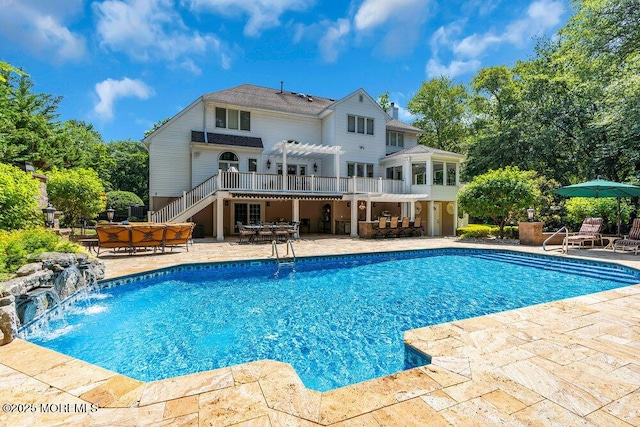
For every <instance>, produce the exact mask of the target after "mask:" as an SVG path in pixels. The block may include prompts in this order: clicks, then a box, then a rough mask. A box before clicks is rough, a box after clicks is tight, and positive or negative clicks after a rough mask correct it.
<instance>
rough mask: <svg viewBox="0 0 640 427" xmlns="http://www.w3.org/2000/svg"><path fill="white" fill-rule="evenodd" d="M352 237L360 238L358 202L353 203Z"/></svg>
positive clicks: (355, 200)
mask: <svg viewBox="0 0 640 427" xmlns="http://www.w3.org/2000/svg"><path fill="white" fill-rule="evenodd" d="M351 237H358V200H357V199H354V200H352V201H351Z"/></svg>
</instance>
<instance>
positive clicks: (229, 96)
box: [202, 84, 336, 116]
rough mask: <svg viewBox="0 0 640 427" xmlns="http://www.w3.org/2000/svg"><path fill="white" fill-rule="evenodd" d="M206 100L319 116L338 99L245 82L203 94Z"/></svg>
mask: <svg viewBox="0 0 640 427" xmlns="http://www.w3.org/2000/svg"><path fill="white" fill-rule="evenodd" d="M202 99H203V100H204V101H205V102H214V103H222V104H231V105H238V106H243V107H249V108H261V109H265V110H274V111H283V112H287V113H294V114H305V115H312V116H317V115H319V114H320V113H321V112H322V111H324V110H325V109H326V108H327V107H329V106H330V105H332V104H334V103H335V102H336V101H335V100H334V99H329V98H321V97H318V96H314V95H310V94H301V93H297V92H290V91H282V92H280V90H279V89H270V88H266V87H261V86H254V85H250V84H243V85H240V86H235V87H232V88H230V89H225V90H221V91H219V92H213V93H208V94H206V95H203V96H202Z"/></svg>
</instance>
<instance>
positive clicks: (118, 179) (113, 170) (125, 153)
mask: <svg viewBox="0 0 640 427" xmlns="http://www.w3.org/2000/svg"><path fill="white" fill-rule="evenodd" d="M106 147H107V156H108V157H109V159H110V160H109V170H108V171H107V172H106V174H108V176H109V183H110V189H111V190H120V191H130V192H132V193H135V194H136V195H138V196H139V197H140V198H141V199H142V200H143V201H144V202H145V203H146V201H148V200H149V194H148V193H149V152H148V151H147V148H146V147H145V146H144V144H142V143H141V142H139V141H133V140H124V141H114V142H110V143H108V144H106Z"/></svg>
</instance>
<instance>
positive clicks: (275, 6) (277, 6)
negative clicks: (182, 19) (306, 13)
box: [184, 0, 315, 37]
mask: <svg viewBox="0 0 640 427" xmlns="http://www.w3.org/2000/svg"><path fill="white" fill-rule="evenodd" d="M184 1H185V3H188V4H190V5H191V8H192V9H194V10H196V11H202V10H208V9H210V10H213V11H214V12H216V13H220V14H223V15H227V16H233V15H242V14H247V15H249V20H248V21H247V24H246V25H245V27H244V34H245V35H246V36H250V37H255V36H259V35H260V33H261V32H262V31H264V30H266V29H269V28H274V27H277V26H279V25H280V17H281V16H282V14H284V13H285V12H288V11H290V10H292V11H300V10H305V9H307V8H308V7H310V6H311V5H313V3H315V0H184Z"/></svg>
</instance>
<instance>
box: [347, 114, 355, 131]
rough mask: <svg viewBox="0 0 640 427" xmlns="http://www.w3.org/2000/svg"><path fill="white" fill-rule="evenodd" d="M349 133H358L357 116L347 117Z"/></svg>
mask: <svg viewBox="0 0 640 427" xmlns="http://www.w3.org/2000/svg"><path fill="white" fill-rule="evenodd" d="M347 131H349V132H355V131H356V116H347Z"/></svg>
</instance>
